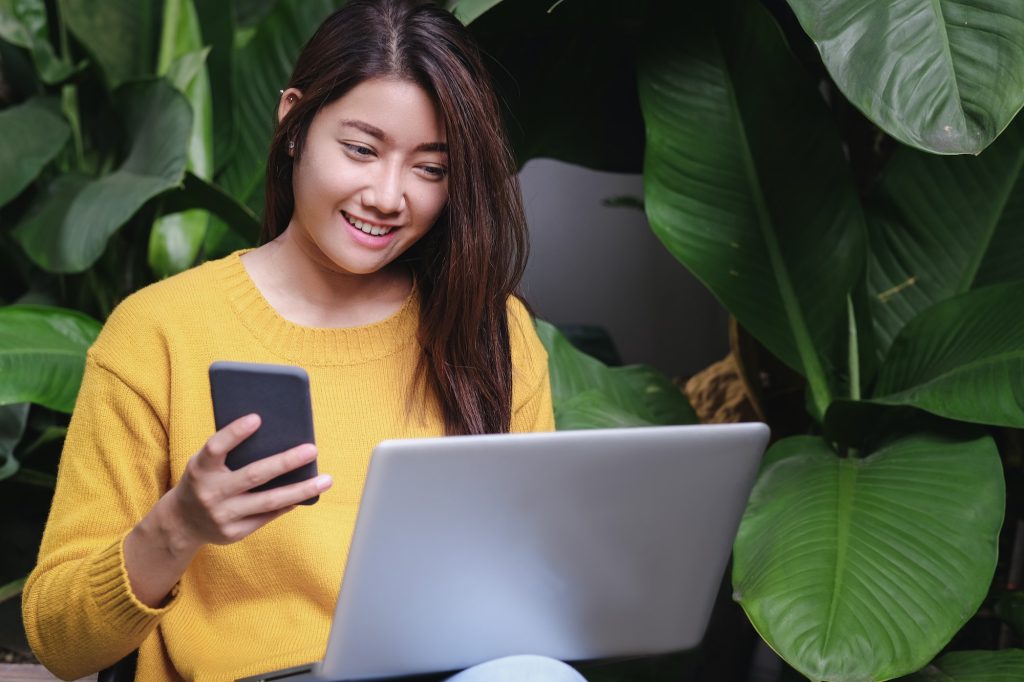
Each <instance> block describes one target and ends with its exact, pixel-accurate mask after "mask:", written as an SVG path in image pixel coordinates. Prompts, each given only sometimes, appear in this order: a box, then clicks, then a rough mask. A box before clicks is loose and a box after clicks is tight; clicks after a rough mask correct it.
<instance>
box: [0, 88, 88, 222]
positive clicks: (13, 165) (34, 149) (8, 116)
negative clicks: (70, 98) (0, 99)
mask: <svg viewBox="0 0 1024 682" xmlns="http://www.w3.org/2000/svg"><path fill="white" fill-rule="evenodd" d="M70 134H71V129H70V128H69V127H68V124H67V123H66V122H65V121H64V119H63V118H61V117H60V116H59V115H57V114H55V113H54V112H53V109H52V108H51V107H49V106H47V105H46V104H45V102H44V101H43V100H40V99H30V100H28V101H27V102H25V103H23V104H19V105H17V106H13V107H10V108H9V109H4V110H3V111H0V206H3V205H4V204H6V203H7V202H8V201H10V200H11V199H13V198H14V197H16V196H18V194H19V193H20V192H21V190H23V189H25V188H26V187H27V186H28V184H29V183H30V182H32V181H33V180H35V179H36V176H37V175H39V171H41V170H42V169H43V166H45V165H46V164H47V163H49V161H50V160H51V159H52V158H53V157H54V156H56V155H57V152H59V151H60V150H61V149H62V148H63V147H64V143H65V142H67V139H68V136H69V135H70Z"/></svg>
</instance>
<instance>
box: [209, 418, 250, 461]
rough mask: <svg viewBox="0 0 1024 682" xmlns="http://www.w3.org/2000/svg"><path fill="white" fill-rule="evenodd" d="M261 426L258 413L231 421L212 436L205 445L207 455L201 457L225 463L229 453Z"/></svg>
mask: <svg viewBox="0 0 1024 682" xmlns="http://www.w3.org/2000/svg"><path fill="white" fill-rule="evenodd" d="M258 428H260V416H259V415H258V414H247V415H245V416H244V417H239V418H238V419H236V420H235V421H233V422H231V423H230V424H228V425H227V426H225V427H224V428H223V429H221V430H220V431H218V432H217V433H215V434H213V435H212V436H210V439H209V440H207V441H206V445H204V446H203V452H204V453H205V455H206V456H205V457H202V458H200V459H202V460H204V461H205V462H208V463H211V464H216V465H219V466H223V465H224V459H225V458H226V457H227V456H228V453H229V452H231V451H232V450H234V449H235V448H236V447H238V444H239V443H241V442H242V441H244V440H245V439H246V438H248V437H249V436H251V435H252V434H254V433H256V430H257V429H258Z"/></svg>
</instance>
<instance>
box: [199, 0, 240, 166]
mask: <svg viewBox="0 0 1024 682" xmlns="http://www.w3.org/2000/svg"><path fill="white" fill-rule="evenodd" d="M195 6H196V13H197V14H198V16H199V24H200V26H201V29H202V35H203V44H204V45H208V46H209V47H210V54H209V56H208V57H207V59H206V69H207V71H208V72H209V75H210V90H211V92H212V95H213V131H214V133H213V150H214V153H213V157H214V167H215V168H216V169H217V170H219V169H220V168H222V167H223V166H224V164H225V163H226V161H227V159H228V158H229V157H230V156H231V152H232V151H233V150H234V148H235V82H234V79H233V76H232V63H233V62H234V53H235V44H234V41H235V16H234V15H235V6H236V3H235V2H234V1H233V0H195ZM241 86H242V87H245V84H244V83H243V84H241Z"/></svg>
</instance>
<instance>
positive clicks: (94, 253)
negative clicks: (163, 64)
mask: <svg viewBox="0 0 1024 682" xmlns="http://www.w3.org/2000/svg"><path fill="white" fill-rule="evenodd" d="M117 95H118V100H119V101H120V102H121V106H122V108H123V111H124V117H125V125H126V128H127V131H128V135H129V139H130V142H131V149H130V151H129V154H128V158H127V159H125V161H124V163H122V164H121V166H120V167H119V168H118V169H117V171H115V172H114V173H111V174H109V175H105V176H103V177H101V178H98V179H95V180H87V179H85V178H82V177H81V176H62V177H60V178H58V179H57V180H56V181H55V182H54V184H53V185H52V187H51V188H50V191H49V193H48V195H46V196H43V197H41V198H40V199H39V201H38V202H37V204H36V206H35V210H34V211H33V212H32V214H31V215H29V216H28V217H27V218H26V220H25V222H24V223H22V224H21V225H19V226H18V228H17V229H16V230H15V236H16V237H17V239H18V241H19V242H20V243H21V245H22V246H23V247H24V249H25V251H26V252H27V253H28V254H29V256H30V257H31V258H32V260H33V261H35V262H36V263H37V264H39V265H40V266H41V267H43V268H45V269H47V270H50V271H52V272H80V271H82V270H85V269H86V268H88V267H89V266H90V265H92V264H93V263H94V262H95V261H96V259H98V258H99V257H100V254H102V253H103V249H104V248H105V247H106V244H107V240H108V239H109V238H110V235H112V234H113V233H114V232H115V231H117V229H118V228H120V227H121V226H122V225H123V224H124V223H125V222H126V221H128V219H129V218H131V217H132V215H134V214H135V212H136V211H138V210H139V208H141V207H142V205H143V204H145V203H146V202H147V201H149V200H150V199H151V198H153V197H154V196H156V195H157V194H160V193H161V192H164V191H166V190H168V189H170V188H172V187H175V186H178V185H180V184H181V182H182V180H183V177H184V173H185V159H186V152H187V146H188V140H189V133H190V130H191V127H192V112H191V110H190V109H189V105H188V102H187V101H186V100H185V98H184V97H183V96H182V95H181V93H179V92H177V91H176V90H175V89H174V88H173V87H172V86H171V85H170V84H169V83H167V82H166V81H164V80H162V79H161V80H152V81H144V82H139V83H131V84H129V85H125V86H124V87H123V88H122V89H121V90H119V91H118V93H117Z"/></svg>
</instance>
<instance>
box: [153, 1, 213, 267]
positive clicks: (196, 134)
mask: <svg viewBox="0 0 1024 682" xmlns="http://www.w3.org/2000/svg"><path fill="white" fill-rule="evenodd" d="M163 26H164V30H163V35H162V36H161V39H160V56H159V59H158V63H157V70H158V72H159V73H160V75H163V76H166V77H167V78H168V79H169V80H170V81H171V82H172V83H173V84H174V86H175V87H176V88H177V89H178V91H179V92H181V93H182V94H183V95H184V96H185V98H186V99H187V100H188V103H189V105H190V106H191V108H192V133H191V136H190V137H189V141H188V159H187V162H186V165H185V168H186V169H187V170H189V171H191V172H192V173H194V174H195V175H196V176H197V177H199V178H201V179H203V180H209V179H210V178H211V177H212V176H213V100H212V93H211V92H210V77H209V74H208V73H207V71H206V56H207V55H208V54H209V49H208V48H204V47H203V36H202V32H201V30H200V27H199V16H198V14H197V13H196V8H195V5H194V4H193V2H192V0H165V2H164V21H163ZM209 222H210V216H209V214H208V213H207V212H206V211H202V210H189V211H182V212H178V213H165V214H164V215H161V216H159V217H158V218H157V219H156V220H155V221H154V223H153V228H152V230H151V231H150V237H149V266H150V268H151V269H152V270H153V272H154V273H155V274H156V275H157V276H158V277H167V276H169V275H173V274H175V273H177V272H181V271H183V270H186V269H188V268H190V267H192V265H193V264H194V263H195V261H196V257H197V256H198V255H199V249H200V247H202V245H203V240H204V238H205V237H206V228H207V226H208V225H209Z"/></svg>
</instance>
